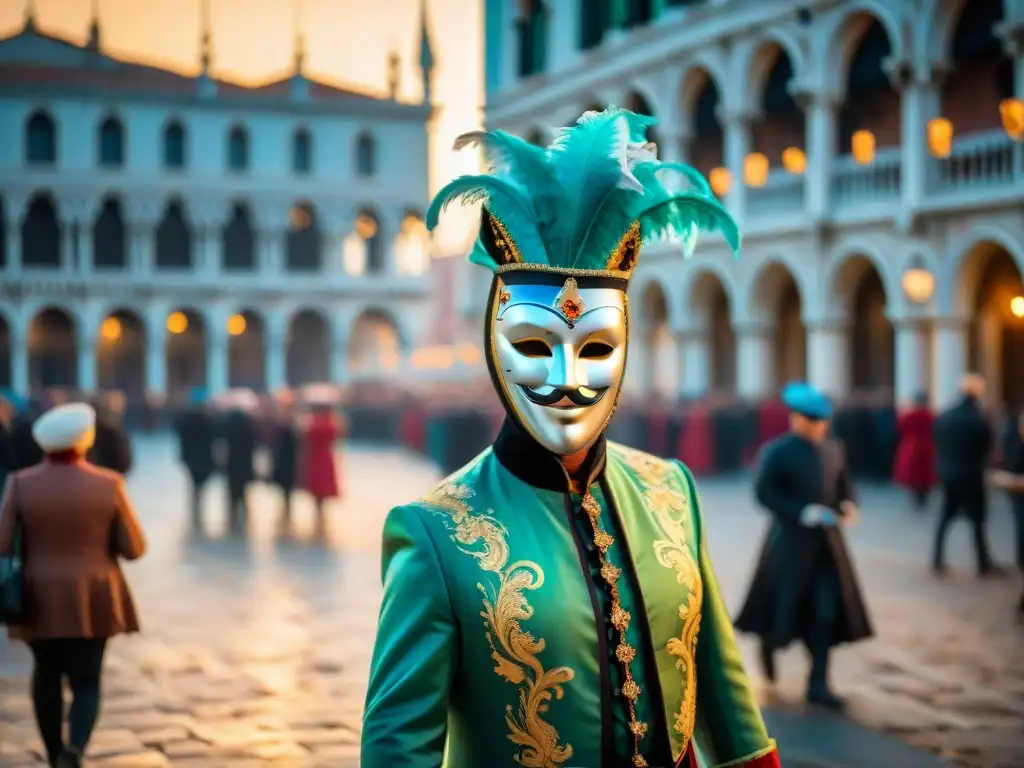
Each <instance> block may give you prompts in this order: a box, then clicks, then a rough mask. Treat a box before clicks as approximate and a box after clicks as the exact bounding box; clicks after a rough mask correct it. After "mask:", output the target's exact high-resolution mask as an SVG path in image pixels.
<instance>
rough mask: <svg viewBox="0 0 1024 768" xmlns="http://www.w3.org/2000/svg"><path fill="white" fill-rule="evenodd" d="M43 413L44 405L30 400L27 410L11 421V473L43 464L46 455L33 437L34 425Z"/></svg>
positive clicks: (9, 448)
mask: <svg viewBox="0 0 1024 768" xmlns="http://www.w3.org/2000/svg"><path fill="white" fill-rule="evenodd" d="M42 412H43V406H42V404H41V403H40V402H39V401H38V400H30V401H29V402H28V403H27V404H26V406H25V409H24V410H23V411H22V412H21V413H19V414H17V415H15V417H14V418H13V419H12V420H11V424H10V427H9V429H10V433H9V443H8V450H9V453H8V455H9V461H10V462H11V465H10V469H11V471H14V470H16V469H26V468H27V467H34V466H35V465H36V464H41V463H42V461H43V456H44V455H45V454H44V453H43V449H42V448H40V447H39V444H38V443H37V442H36V439H35V438H34V437H33V436H32V425H33V424H35V423H36V419H37V418H38V417H39V416H40V415H41V414H42Z"/></svg>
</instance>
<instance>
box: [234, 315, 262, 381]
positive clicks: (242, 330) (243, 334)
mask: <svg viewBox="0 0 1024 768" xmlns="http://www.w3.org/2000/svg"><path fill="white" fill-rule="evenodd" d="M227 332H228V386H229V387H232V388H235V387H239V388H245V389H251V390H254V391H256V392H262V391H265V390H266V388H267V366H266V360H267V323H266V321H265V319H264V317H263V315H262V314H261V313H260V312H258V311H257V310H255V309H251V308H249V307H244V308H239V309H238V310H236V311H235V312H234V313H233V314H232V315H231V316H230V317H229V318H228V325H227Z"/></svg>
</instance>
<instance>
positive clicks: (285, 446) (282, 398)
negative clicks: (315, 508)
mask: <svg viewBox="0 0 1024 768" xmlns="http://www.w3.org/2000/svg"><path fill="white" fill-rule="evenodd" d="M271 463H272V467H273V469H272V470H271V476H270V481H271V482H272V483H273V484H274V485H276V486H277V487H278V488H280V489H281V495H282V497H283V504H282V519H281V524H282V525H288V524H289V523H290V521H291V512H292V491H293V490H294V489H295V481H296V472H297V470H298V463H299V427H298V424H297V423H296V421H295V412H294V409H293V402H292V398H291V394H290V393H287V394H286V393H279V394H278V396H277V399H276V402H275V412H274V428H273V437H272V442H271Z"/></svg>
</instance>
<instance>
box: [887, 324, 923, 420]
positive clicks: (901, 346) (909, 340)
mask: <svg viewBox="0 0 1024 768" xmlns="http://www.w3.org/2000/svg"><path fill="white" fill-rule="evenodd" d="M893 330H894V332H895V336H896V339H895V342H896V343H895V357H896V360H895V363H896V376H895V378H896V392H895V395H896V402H897V403H898V404H905V403H911V402H913V399H914V397H916V396H917V394H918V393H919V392H922V391H924V390H925V389H926V388H927V384H928V379H929V378H930V377H929V376H928V375H927V369H926V366H927V359H926V351H927V350H926V349H925V334H926V326H925V323H924V321H922V320H919V319H911V318H904V319H901V320H894V321H893Z"/></svg>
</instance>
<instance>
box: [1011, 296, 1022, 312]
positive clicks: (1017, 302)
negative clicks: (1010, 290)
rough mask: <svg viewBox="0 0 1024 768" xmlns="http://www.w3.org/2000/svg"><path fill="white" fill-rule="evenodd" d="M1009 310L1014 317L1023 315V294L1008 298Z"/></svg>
mask: <svg viewBox="0 0 1024 768" xmlns="http://www.w3.org/2000/svg"><path fill="white" fill-rule="evenodd" d="M1010 311H1011V312H1012V313H1013V316H1014V317H1024V296H1014V297H1013V298H1012V299H1010Z"/></svg>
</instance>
